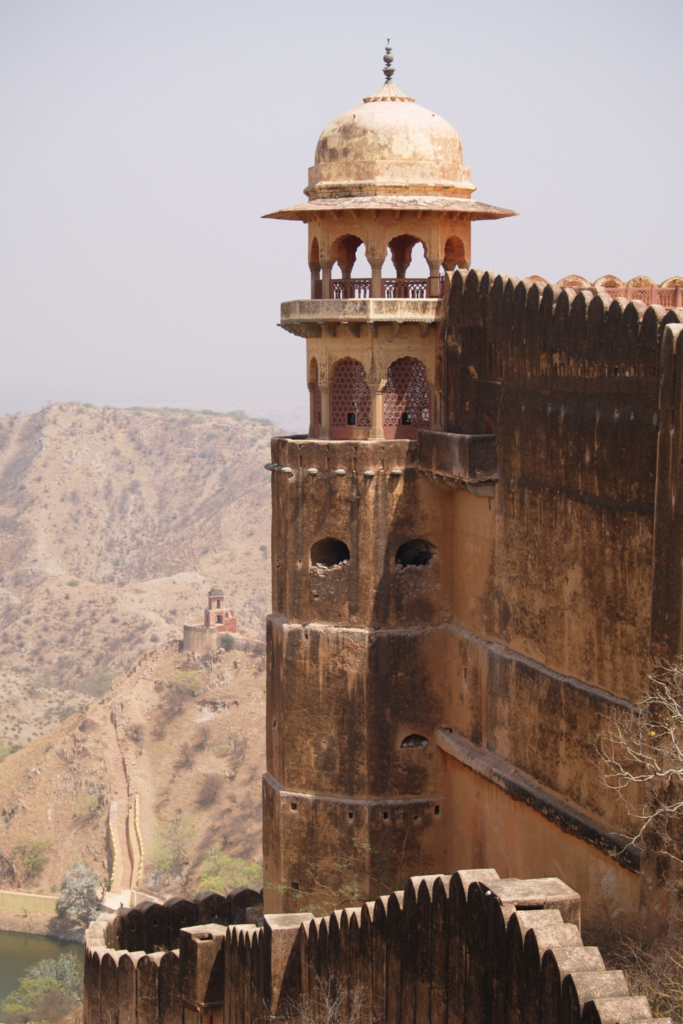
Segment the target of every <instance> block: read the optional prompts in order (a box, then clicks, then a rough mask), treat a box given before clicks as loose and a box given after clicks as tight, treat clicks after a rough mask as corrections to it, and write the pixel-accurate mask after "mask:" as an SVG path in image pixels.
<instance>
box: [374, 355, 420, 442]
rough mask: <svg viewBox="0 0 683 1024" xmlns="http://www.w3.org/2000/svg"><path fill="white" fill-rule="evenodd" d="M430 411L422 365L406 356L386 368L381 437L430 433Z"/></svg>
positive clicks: (414, 435) (410, 436)
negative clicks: (387, 369) (428, 431)
mask: <svg viewBox="0 0 683 1024" xmlns="http://www.w3.org/2000/svg"><path fill="white" fill-rule="evenodd" d="M430 424H431V409H430V400H429V385H428V384H427V375H426V373H425V368H424V365H423V364H422V363H421V362H420V361H419V359H413V358H412V357H411V356H405V357H404V358H403V359H397V360H396V361H395V362H393V363H392V364H391V366H390V367H389V371H388V373H387V384H386V387H385V389H384V436H385V437H386V438H414V437H417V432H418V430H429V427H430Z"/></svg>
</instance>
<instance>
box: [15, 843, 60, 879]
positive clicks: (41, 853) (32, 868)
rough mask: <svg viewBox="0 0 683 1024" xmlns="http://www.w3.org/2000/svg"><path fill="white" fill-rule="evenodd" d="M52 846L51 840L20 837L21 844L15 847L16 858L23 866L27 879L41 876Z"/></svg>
mask: <svg viewBox="0 0 683 1024" xmlns="http://www.w3.org/2000/svg"><path fill="white" fill-rule="evenodd" d="M52 846H53V842H52V840H51V839H27V838H26V836H19V842H18V843H17V845H16V846H15V847H14V857H15V859H16V860H18V861H20V862H21V864H22V865H23V868H24V873H25V875H26V878H27V879H29V878H35V877H36V875H39V874H40V872H41V871H42V870H43V868H44V867H45V864H46V863H47V855H48V853H49V852H50V850H51V849H52Z"/></svg>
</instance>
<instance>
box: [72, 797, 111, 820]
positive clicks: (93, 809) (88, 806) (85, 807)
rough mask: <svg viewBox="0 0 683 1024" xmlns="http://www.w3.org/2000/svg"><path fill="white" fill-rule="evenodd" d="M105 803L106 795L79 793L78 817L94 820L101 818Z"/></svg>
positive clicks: (77, 801) (77, 803) (77, 800)
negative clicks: (100, 814)
mask: <svg viewBox="0 0 683 1024" xmlns="http://www.w3.org/2000/svg"><path fill="white" fill-rule="evenodd" d="M103 802H104V794H103V793H102V792H100V793H79V794H78V797H77V799H76V816H77V817H83V818H89V819H91V820H92V819H94V818H97V817H98V816H99V813H100V811H101V810H102V804H103Z"/></svg>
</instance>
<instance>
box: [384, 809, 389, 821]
mask: <svg viewBox="0 0 683 1024" xmlns="http://www.w3.org/2000/svg"><path fill="white" fill-rule="evenodd" d="M388 818H389V811H385V812H384V820H385V821H387V820H388Z"/></svg>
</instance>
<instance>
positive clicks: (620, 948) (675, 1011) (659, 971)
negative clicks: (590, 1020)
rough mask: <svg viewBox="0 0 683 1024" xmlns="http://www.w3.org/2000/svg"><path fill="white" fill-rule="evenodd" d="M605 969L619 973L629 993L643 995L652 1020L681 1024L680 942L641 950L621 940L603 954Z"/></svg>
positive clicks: (682, 964)
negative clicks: (658, 1018)
mask: <svg viewBox="0 0 683 1024" xmlns="http://www.w3.org/2000/svg"><path fill="white" fill-rule="evenodd" d="M604 956H605V963H606V965H607V968H608V969H609V970H613V971H623V972H624V974H625V975H626V979H627V981H628V983H629V989H630V991H631V993H632V994H634V995H635V994H637V995H643V996H647V998H648V999H649V1001H650V1008H651V1010H652V1015H653V1017H671V1019H672V1021H673V1022H674V1024H683V951H682V950H681V944H680V942H676V941H669V942H658V943H656V944H655V945H654V946H653V947H652V949H650V950H644V949H642V948H641V947H640V946H639V945H638V943H637V942H635V941H633V940H632V939H631V940H624V941H622V942H620V943H618V945H617V946H616V947H615V948H614V949H611V950H608V951H606V952H605V953H604Z"/></svg>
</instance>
